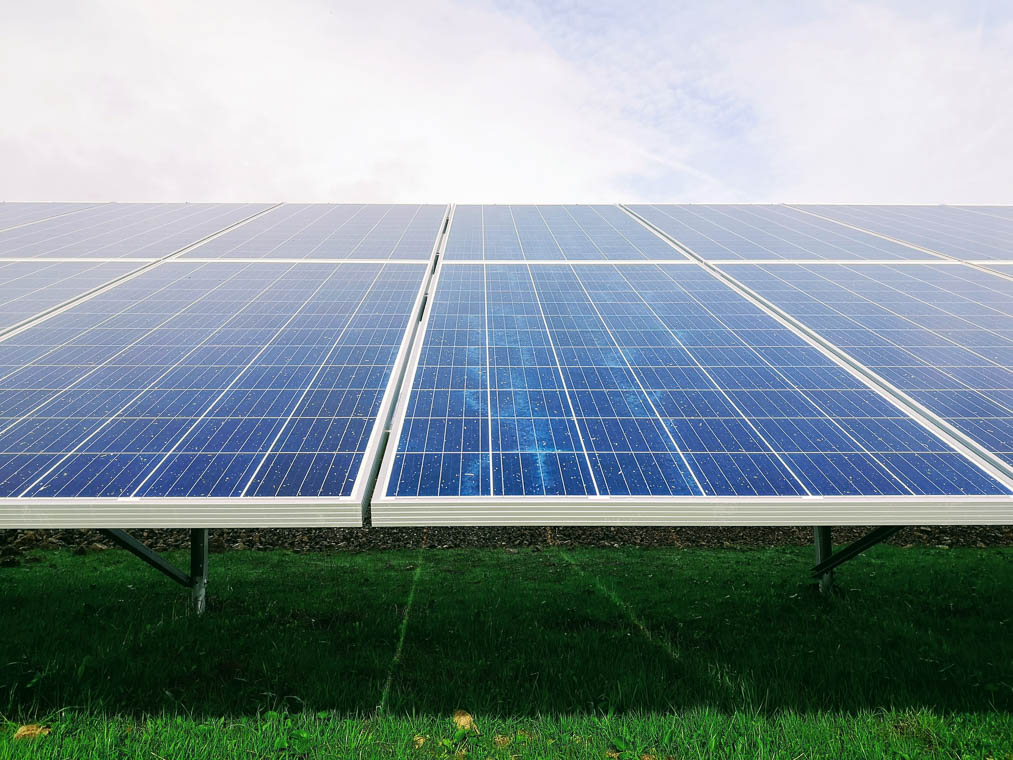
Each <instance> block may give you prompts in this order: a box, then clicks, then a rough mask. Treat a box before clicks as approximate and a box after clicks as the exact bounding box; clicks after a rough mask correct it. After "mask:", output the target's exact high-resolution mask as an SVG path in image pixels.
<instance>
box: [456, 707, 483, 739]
mask: <svg viewBox="0 0 1013 760" xmlns="http://www.w3.org/2000/svg"><path fill="white" fill-rule="evenodd" d="M454 725H455V726H457V727H458V728H459V729H461V730H462V731H474V732H475V734H476V735H477V736H481V735H482V732H481V731H479V730H478V726H476V725H475V719H474V718H472V717H471V713H469V712H466V711H465V710H454Z"/></svg>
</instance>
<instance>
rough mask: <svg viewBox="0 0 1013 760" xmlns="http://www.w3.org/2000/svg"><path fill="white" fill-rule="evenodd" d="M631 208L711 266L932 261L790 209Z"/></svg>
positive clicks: (645, 206) (919, 252)
mask: <svg viewBox="0 0 1013 760" xmlns="http://www.w3.org/2000/svg"><path fill="white" fill-rule="evenodd" d="M630 209H631V210H632V211H633V212H634V213H636V214H638V215H639V216H641V217H643V218H644V219H646V220H647V221H648V222H650V223H651V224H653V225H655V226H656V227H657V228H658V229H660V230H662V231H663V232H665V233H666V234H667V235H669V236H671V237H673V238H675V239H676V240H678V241H679V242H680V243H682V244H683V245H685V246H687V247H689V248H690V249H691V250H692V251H693V252H694V253H696V254H697V255H698V256H700V257H702V258H704V259H707V260H710V261H721V260H736V259H756V260H769V259H786V260H808V261H811V260H823V259H826V260H836V259H855V260H862V259H866V260H900V259H926V258H928V259H932V258H933V256H932V254H929V253H925V252H922V251H918V250H916V249H914V248H911V247H909V246H905V245H901V244H899V243H894V242H891V241H889V240H884V239H883V238H880V237H876V236H875V235H869V234H867V233H864V232H860V231H858V230H853V229H849V228H847V227H845V226H843V225H840V224H836V223H834V222H831V221H827V220H826V219H821V218H819V217H818V216H815V215H813V214H806V213H804V212H802V211H798V210H796V209H793V208H789V207H786V206H754V205H718V206H706V205H699V206H698V205H693V206H664V205H659V206H649V205H632V206H630Z"/></svg>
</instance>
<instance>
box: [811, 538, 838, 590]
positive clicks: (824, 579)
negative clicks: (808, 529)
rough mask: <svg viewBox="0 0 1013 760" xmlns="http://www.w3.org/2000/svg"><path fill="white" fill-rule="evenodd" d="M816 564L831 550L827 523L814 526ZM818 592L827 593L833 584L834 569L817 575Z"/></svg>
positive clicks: (827, 555) (828, 554)
mask: <svg viewBox="0 0 1013 760" xmlns="http://www.w3.org/2000/svg"><path fill="white" fill-rule="evenodd" d="M814 532H815V539H816V564H817V565H818V564H820V563H821V562H823V561H825V560H826V559H828V558H829V557H830V554H831V553H832V552H833V548H832V541H831V535H830V526H829V525H817V526H816V528H815V531H814ZM819 583H820V593H821V594H827V593H829V592H830V589H831V588H833V585H834V571H833V570H828V571H827V572H825V573H823V574H822V575H820V577H819Z"/></svg>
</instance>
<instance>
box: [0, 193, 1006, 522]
mask: <svg viewBox="0 0 1013 760" xmlns="http://www.w3.org/2000/svg"><path fill="white" fill-rule="evenodd" d="M1010 242H1013V214H1010V211H1009V209H1008V207H872V206H862V207H836V206H834V207H824V206H802V207H790V206H745V205H738V206H665V205H653V206H631V207H621V206H611V205H597V206H575V205H571V206H560V205H514V206H458V207H456V208H454V209H453V211H452V212H450V213H448V209H447V208H446V207H443V206H433V205H402V206H398V205H363V204H281V205H277V206H271V205H268V204H96V205H93V206H88V205H87V204H3V205H0V299H2V301H3V306H2V307H0V525H11V526H45V525H53V526H57V525H73V526H85V525H92V526H102V527H110V526H116V527H132V526H138V525H180V526H188V527H194V526H198V527H199V526H202V525H203V526H228V525H249V526H253V525H264V526H266V525H356V524H360V523H361V521H362V520H363V519H364V516H366V517H368V518H369V519H371V521H372V522H373V524H377V525H410V524H421V525H433V524H648V523H659V524H679V523H696V524H701V523H704V524H800V523H803V524H804V523H813V522H815V523H834V524H842V523H858V524H869V523H876V522H898V521H900V522H905V521H907V522H1004V521H1005V522H1008V521H1010V519H1013V490H1011V487H1013V308H1011V304H1013V254H1010V253H1009V245H1008V244H1009V243H1010ZM929 243H931V245H930V244H929ZM4 331H6V332H4ZM395 404H396V408H395ZM388 423H389V424H388ZM388 429H389V438H388V437H387V431H388Z"/></svg>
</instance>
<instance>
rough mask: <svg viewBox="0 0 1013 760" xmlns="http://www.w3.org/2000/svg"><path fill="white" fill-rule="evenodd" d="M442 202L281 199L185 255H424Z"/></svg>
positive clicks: (442, 211)
mask: <svg viewBox="0 0 1013 760" xmlns="http://www.w3.org/2000/svg"><path fill="white" fill-rule="evenodd" d="M446 211H447V209H446V207H445V206H434V205H383V204H376V205H363V204H351V203H349V204H321V203H316V204H307V203H293V204H286V205H284V206H282V207H280V208H277V209H275V210H274V211H272V212H271V213H270V214H265V215H263V216H260V217H258V218H256V219H254V220H252V221H250V222H249V223H247V224H244V225H242V226H241V227H237V228H236V229H234V230H231V231H229V232H227V233H225V234H224V235H220V236H218V237H216V238H215V239H214V240H211V241H209V242H207V243H205V244H204V245H202V246H200V247H199V248H197V249H195V250H193V251H191V252H190V253H189V254H184V256H185V257H187V258H201V259H262V258H287V259H390V260H409V259H428V258H429V255H430V252H431V249H432V246H433V239H434V237H435V234H436V231H437V230H439V228H440V225H441V224H442V223H443V218H444V216H445V215H446Z"/></svg>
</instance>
